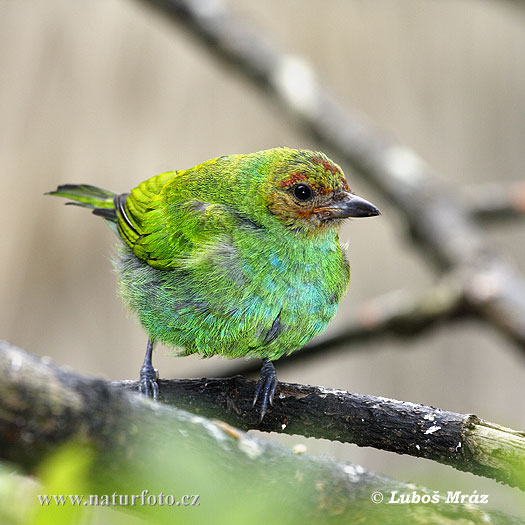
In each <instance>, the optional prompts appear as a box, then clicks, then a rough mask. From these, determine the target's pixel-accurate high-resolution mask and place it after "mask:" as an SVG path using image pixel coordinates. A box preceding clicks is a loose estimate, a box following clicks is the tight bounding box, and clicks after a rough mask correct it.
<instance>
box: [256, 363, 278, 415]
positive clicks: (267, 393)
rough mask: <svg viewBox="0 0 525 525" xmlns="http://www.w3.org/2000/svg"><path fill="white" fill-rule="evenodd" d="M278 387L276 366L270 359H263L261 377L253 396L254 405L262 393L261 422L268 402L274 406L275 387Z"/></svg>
mask: <svg viewBox="0 0 525 525" xmlns="http://www.w3.org/2000/svg"><path fill="white" fill-rule="evenodd" d="M276 387H277V374H276V373H275V367H274V366H273V363H272V362H271V361H270V360H269V359H263V366H262V368H261V378H260V379H259V381H258V382H257V386H256V387H255V396H254V398H253V403H252V407H254V406H255V403H257V399H258V398H259V394H261V393H262V398H261V410H260V411H259V423H261V422H262V420H263V418H264V415H265V414H266V409H267V408H268V404H270V406H273V395H274V393H275V388H276Z"/></svg>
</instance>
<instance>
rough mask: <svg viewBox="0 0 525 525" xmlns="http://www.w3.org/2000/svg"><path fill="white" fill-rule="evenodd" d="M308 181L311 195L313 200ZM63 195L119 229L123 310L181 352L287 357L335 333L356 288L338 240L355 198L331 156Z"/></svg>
mask: <svg viewBox="0 0 525 525" xmlns="http://www.w3.org/2000/svg"><path fill="white" fill-rule="evenodd" d="M298 185H302V186H304V185H307V186H308V188H310V190H309V191H311V192H313V195H312V197H311V199H309V200H308V201H307V202H301V201H299V200H298V199H297V198H296V196H295V193H294V192H296V191H297V190H296V188H297V186H298ZM79 188H82V189H79ZM97 191H99V192H101V193H100V194H98V195H97V194H96V192H97ZM93 193H95V194H93ZM53 194H55V195H59V196H65V197H69V198H72V199H74V200H75V201H77V202H79V203H82V205H84V206H88V207H92V208H94V209H95V211H94V213H96V214H98V215H101V216H103V217H105V218H106V219H107V220H108V221H109V222H111V223H113V224H114V225H115V224H116V226H117V229H118V232H119V235H120V237H121V239H122V240H123V242H122V243H120V247H119V256H118V259H117V260H116V261H115V266H116V268H117V271H118V274H119V278H120V293H121V295H122V297H123V299H124V301H125V303H126V304H127V305H128V306H129V308H131V309H132V310H134V311H135V312H136V314H137V315H138V318H139V319H140V322H141V323H142V325H143V327H144V329H145V330H146V332H147V333H148V335H149V337H150V339H151V340H153V341H159V342H162V343H164V344H166V345H168V346H170V347H175V348H177V349H179V350H180V352H181V353H183V354H192V353H200V354H202V355H203V356H211V355H223V356H227V357H239V356H257V357H263V358H269V359H270V360H274V359H277V358H279V357H280V356H282V355H283V354H286V353H290V352H293V351H294V350H296V349H298V348H300V347H302V346H304V345H305V344H306V343H307V342H308V341H309V340H310V339H311V338H312V337H314V336H315V335H316V334H318V333H320V332H322V331H323V330H324V329H325V327H326V325H327V324H328V322H329V321H330V319H331V318H332V317H333V316H334V315H335V313H336V310H337V304H338V302H339V300H340V299H341V297H342V295H343V293H344V292H345V290H346V288H347V285H348V282H349V278H350V273H349V266H348V263H347V261H346V258H345V256H344V255H343V253H342V251H341V248H340V245H339V239H338V228H339V226H340V224H341V222H342V220H343V218H344V217H347V216H348V214H347V215H344V217H343V215H342V214H341V212H339V213H338V214H337V213H335V212H334V211H333V210H334V206H336V207H337V206H339V208H337V209H338V210H340V206H341V204H340V202H342V201H344V199H346V198H347V197H348V196H349V195H351V194H350V193H349V189H348V185H347V182H346V179H345V178H344V175H343V174H342V171H341V169H340V168H339V167H338V166H337V165H335V164H334V163H333V162H332V161H330V160H329V159H328V158H327V157H326V156H325V155H324V154H322V153H318V152H312V151H307V150H293V149H288V148H275V149H271V150H266V151H260V152H257V153H253V154H249V155H230V156H224V157H219V158H217V159H213V160H210V161H207V162H204V163H203V164H200V165H198V166H196V167H194V168H191V169H188V170H182V171H174V172H169V173H164V174H161V175H158V176H156V177H153V178H151V179H149V180H147V181H145V182H143V183H142V184H140V185H139V186H138V187H137V188H135V189H133V190H132V191H131V193H130V194H129V195H127V194H124V195H121V196H116V195H113V194H110V193H109V192H105V190H98V189H97V188H93V187H91V186H85V185H84V186H74V185H67V186H62V187H59V189H58V190H57V191H56V192H53ZM113 197H115V199H114V200H113ZM113 203H114V204H113ZM374 214H375V213H374Z"/></svg>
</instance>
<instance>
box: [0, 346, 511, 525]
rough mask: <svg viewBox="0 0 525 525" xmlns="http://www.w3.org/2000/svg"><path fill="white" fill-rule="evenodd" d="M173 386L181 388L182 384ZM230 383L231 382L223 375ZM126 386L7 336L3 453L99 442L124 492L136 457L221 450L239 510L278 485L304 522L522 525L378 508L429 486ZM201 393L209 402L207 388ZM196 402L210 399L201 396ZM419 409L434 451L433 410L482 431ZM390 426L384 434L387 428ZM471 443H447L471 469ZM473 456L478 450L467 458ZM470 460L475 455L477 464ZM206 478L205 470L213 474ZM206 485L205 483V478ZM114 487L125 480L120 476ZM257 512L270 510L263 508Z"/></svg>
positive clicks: (107, 472)
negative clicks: (300, 449)
mask: <svg viewBox="0 0 525 525" xmlns="http://www.w3.org/2000/svg"><path fill="white" fill-rule="evenodd" d="M232 381H240V382H239V388H241V389H245V390H246V389H248V390H249V391H250V392H253V384H252V383H251V382H246V381H242V380H237V379H236V378H234V379H233V380H232ZM171 384H172V382H170V383H169V384H168V383H165V384H163V389H162V390H161V391H164V386H168V385H171ZM173 384H174V385H176V384H177V382H173ZM178 384H182V383H178ZM216 384H218V383H216ZM223 384H226V383H225V382H224V381H223ZM128 386H130V385H129V384H128ZM202 386H203V385H202V384H201V387H200V390H201V392H205V391H206V388H202ZM229 386H231V385H229ZM285 388H291V387H285ZM301 388H304V389H305V390H304V391H303V392H302V395H303V399H304V398H305V397H308V398H310V397H311V393H310V392H314V391H315V389H310V390H308V387H298V388H297V389H296V390H295V394H294V395H292V394H287V395H286V399H288V397H294V398H295V401H296V402H298V403H300V404H301V405H302V406H301V410H305V405H306V403H305V402H304V401H303V402H302V403H301V400H300V395H298V394H299V393H300V392H301V390H300V389H301ZM125 390H126V389H125V388H116V387H115V386H114V385H110V384H108V383H105V382H104V381H101V380H99V379H89V378H87V377H82V376H79V375H77V374H75V373H73V372H71V371H67V370H64V369H59V368H57V367H55V366H53V365H52V364H50V363H49V362H48V361H46V360H44V359H37V358H36V357H34V356H31V355H30V354H28V353H26V352H24V351H22V350H19V349H17V348H15V347H12V346H10V345H9V344H8V343H6V342H0V397H1V398H2V407H1V410H0V457H1V459H3V460H8V461H10V462H14V463H16V464H18V465H20V466H22V467H24V468H26V469H34V468H35V467H36V466H37V465H38V464H39V462H40V461H41V460H42V459H43V458H44V457H46V456H47V454H48V453H50V452H52V451H54V450H56V449H57V447H60V445H61V444H63V443H65V442H69V441H70V440H75V441H76V442H77V443H81V444H84V445H90V446H94V447H95V450H96V453H97V455H98V456H99V458H102V463H103V466H104V468H103V469H102V473H103V475H104V476H105V477H110V478H111V476H112V475H113V474H114V473H115V472H116V473H120V478H116V479H120V485H118V484H117V485H115V484H111V487H112V490H114V491H118V490H121V489H122V484H123V483H124V484H126V483H134V482H135V481H137V482H138V483H139V484H140V483H141V482H142V483H144V480H143V479H142V478H141V479H138V480H137V479H135V478H136V477H137V471H133V470H130V469H131V467H130V465H132V464H134V462H142V463H143V464H144V469H145V472H149V473H151V472H155V473H156V474H155V476H162V475H163V472H162V468H163V466H164V468H166V462H167V460H168V458H169V459H170V461H174V463H173V465H175V468H176V467H177V465H178V464H179V462H184V459H185V457H186V458H187V456H188V455H190V456H191V457H192V458H194V460H195V458H197V457H199V456H198V455H199V454H202V455H204V457H208V456H210V455H212V457H213V460H211V458H210V461H211V462H212V463H213V465H215V467H217V468H216V469H215V470H214V476H215V477H214V479H213V484H214V487H215V488H214V490H215V491H217V490H221V489H220V487H224V486H227V487H229V488H231V494H229V498H228V499H227V502H223V503H225V504H226V503H227V505H229V506H231V507H230V508H235V504H238V501H237V500H238V499H242V498H246V493H248V494H249V495H251V496H254V497H258V498H259V501H260V497H261V495H262V494H265V491H266V493H268V494H271V495H272V501H274V502H275V501H276V500H275V497H276V490H278V492H279V498H278V501H281V499H283V498H285V499H286V498H287V497H288V499H290V498H294V497H298V496H299V497H300V498H301V499H300V505H299V506H297V509H296V510H295V512H297V513H299V514H298V516H296V517H299V518H301V517H302V516H303V514H304V519H307V518H308V520H309V521H311V520H312V516H313V517H314V519H316V518H315V517H316V516H317V517H318V518H319V520H320V519H321V517H323V520H322V521H323V522H326V520H327V518H328V517H334V516H335V517H337V519H338V521H337V522H338V523H349V522H355V521H349V520H351V519H352V520H355V519H356V517H359V516H361V520H360V521H363V518H362V516H363V513H365V514H364V515H366V516H370V513H371V512H372V513H374V516H375V517H376V518H378V519H377V520H376V521H374V522H375V523H382V522H387V521H388V522H389V523H393V522H394V521H395V519H394V517H395V516H396V513H398V512H401V513H403V517H404V520H400V521H399V523H411V522H414V523H415V522H417V523H429V522H433V523H437V522H439V523H450V524H452V523H456V522H457V521H456V520H457V519H459V518H468V519H469V522H471V523H486V522H487V519H488V518H492V519H491V520H490V522H492V523H517V521H515V520H514V519H513V518H511V517H508V516H505V515H501V514H498V513H487V512H484V511H480V510H479V508H477V507H475V506H474V505H470V504H469V505H454V504H450V503H448V504H445V503H440V504H437V505H432V506H431V510H429V506H428V505H382V506H377V505H373V504H372V503H371V502H370V497H371V495H372V493H373V492H375V491H381V492H383V493H385V494H386V497H387V498H388V497H389V496H390V494H391V493H392V492H394V491H396V493H401V494H402V493H412V492H414V491H415V490H416V491H418V492H419V493H428V491H425V489H418V488H417V487H414V486H413V485H407V484H404V483H400V482H397V481H394V480H390V479H388V478H385V477H383V476H380V475H377V474H374V473H371V472H367V471H365V470H364V469H363V468H362V467H359V466H355V465H351V464H341V463H336V462H335V461H333V460H332V459H330V458H326V457H312V456H309V455H306V454H298V453H294V452H293V451H291V450H289V449H287V448H285V447H282V446H279V445H276V444H274V443H271V442H268V441H264V440H261V439H259V438H257V437H254V436H250V435H247V434H245V433H244V432H241V431H239V430H237V429H236V428H233V427H230V426H229V425H227V424H226V423H223V422H212V421H209V420H207V419H205V418H204V417H200V416H196V415H193V414H189V413H188V412H186V411H184V410H179V409H173V408H169V407H167V406H165V405H162V404H160V403H153V402H151V401H149V400H147V399H145V398H144V397H142V396H138V395H133V394H130V393H129V392H126V391H125ZM317 390H319V389H317ZM235 395H236V394H235V393H234V396H235ZM326 395H327V396H329V397H333V396H336V397H337V398H339V397H340V396H346V395H348V394H346V393H337V392H332V391H330V392H329V391H327V392H326ZM198 397H199V398H201V397H202V396H201V394H199V396H198ZM317 397H318V398H319V395H317ZM210 399H211V398H209V397H208V398H206V399H205V402H204V404H205V405H209V404H210ZM232 399H233V398H232ZM334 399H335V398H334ZM194 401H195V402H198V403H199V404H200V403H201V401H200V399H197V398H196V397H194ZM380 402H381V403H382V404H385V403H386V405H385V407H386V410H392V407H393V405H391V404H392V402H391V401H389V400H380ZM281 403H282V401H279V404H281ZM211 404H213V401H212V402H211ZM243 406H244V405H243ZM193 408H195V407H193ZM417 408H418V406H417V405H410V404H406V405H405V408H404V410H406V411H407V415H409V413H410V412H412V411H413V409H417ZM419 408H420V409H421V411H420V412H419V415H418V419H420V420H421V421H420V425H419V426H418V427H417V430H418V432H416V434H417V433H421V434H423V435H424V436H426V439H424V440H421V439H419V436H417V435H416V436H415V437H414V438H413V439H415V440H416V444H417V443H421V444H422V446H424V447H425V449H428V443H426V442H428V441H430V440H432V439H434V436H435V435H436V434H438V432H437V431H436V432H434V431H432V430H430V429H431V428H432V427H429V429H427V430H426V431H424V432H423V430H424V429H425V428H426V427H427V426H428V425H431V424H433V425H435V424H437V422H438V420H435V421H431V420H430V419H429V417H427V418H426V419H425V418H424V416H425V415H429V414H435V415H436V417H439V424H443V425H445V424H447V425H448V427H447V428H446V430H445V432H443V433H445V434H447V435H449V438H450V439H452V437H453V436H452V435H453V433H454V431H455V430H456V429H457V430H459V429H460V427H461V426H465V424H467V427H468V428H466V429H465V431H466V432H467V433H469V432H470V433H472V429H473V428H475V426H476V425H478V424H479V421H478V420H477V419H471V416H459V419H458V418H457V417H456V415H453V418H452V419H446V420H445V419H443V415H445V414H446V413H440V412H439V411H436V410H435V409H428V408H426V407H419ZM384 410H385V409H383V411H384ZM429 411H430V412H429ZM375 413H377V414H378V415H379V414H381V411H379V408H377V407H375V406H368V407H367V408H366V409H365V408H364V407H362V408H361V412H360V413H358V415H357V417H358V418H360V417H361V416H363V417H364V416H366V418H367V420H368V421H369V422H370V421H372V420H373V414H375ZM325 417H326V416H325ZM347 417H348V416H347ZM376 424H377V423H376ZM392 430H393V434H392V436H391V439H395V440H397V439H398V436H397V434H398V432H397V430H396V429H392ZM381 432H382V433H384V429H381ZM464 443H466V442H464ZM454 447H456V448H454ZM449 448H452V450H449ZM465 448H466V447H465V446H464V445H461V446H459V445H458V444H457V443H456V441H455V439H452V441H451V442H450V447H448V448H445V449H443V453H444V454H445V455H447V456H449V457H451V455H453V454H457V455H458V456H459V457H463V459H462V462H463V463H464V466H465V467H468V466H469V464H473V465H475V464H479V462H478V461H477V458H476V455H475V454H473V453H472V451H466V450H464V449H465ZM478 449H480V450H482V449H483V447H481V446H478ZM467 452H468V453H469V456H466V455H465V454H466V453H467ZM467 458H470V459H468V461H467ZM170 465H171V464H170ZM487 469H489V470H490V469H492V470H493V471H494V472H496V471H497V467H494V466H493V465H489V466H487ZM130 472H134V475H133V476H131V475H129V474H130ZM245 472H246V473H249V475H250V478H249V479H250V480H252V481H253V486H254V487H256V490H255V491H253V490H251V487H250V486H244V487H241V488H240V489H239V487H238V486H237V485H236V483H237V478H238V477H240V478H242V479H244V478H243V475H244V474H243V473H245ZM123 473H124V476H123ZM126 473H127V474H128V475H126ZM205 475H206V473H205V472H204V473H203V476H205ZM512 475H513V474H512V473H509V474H507V478H506V480H504V481H507V482H508V481H512ZM122 476H123V477H122ZM170 476H172V474H171V473H170ZM139 477H140V476H139ZM146 479H150V478H146ZM163 479H165V478H163ZM277 480H278V481H277ZM202 481H203V483H204V481H205V480H202ZM150 482H151V481H150ZM112 483H118V482H117V481H114V480H112ZM237 484H238V483H237ZM201 487H202V486H201ZM126 488H127V489H129V486H128V485H126ZM165 488H166V487H164V489H165ZM124 490H126V489H124ZM250 491H251V492H250ZM285 499H283V502H284V501H285ZM385 501H388V500H385ZM254 502H255V500H254ZM478 502H479V500H478ZM245 503H246V502H245ZM254 504H255V503H254ZM168 510H169V508H168ZM206 510H207V512H208V513H209V512H212V509H209V508H207V509H206ZM255 510H256V511H257V512H260V509H258V507H257V506H255ZM170 512H173V511H172V510H170ZM429 513H430V514H429ZM425 518H426V519H425ZM385 520H387V521H385ZM436 520H437V521H436ZM358 521H359V520H358ZM297 522H299V520H297ZM395 522H396V523H397V521H395Z"/></svg>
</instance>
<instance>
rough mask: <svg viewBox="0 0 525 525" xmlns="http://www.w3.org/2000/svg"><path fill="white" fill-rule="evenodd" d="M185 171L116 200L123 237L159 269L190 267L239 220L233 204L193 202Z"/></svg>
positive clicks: (164, 175)
mask: <svg viewBox="0 0 525 525" xmlns="http://www.w3.org/2000/svg"><path fill="white" fill-rule="evenodd" d="M184 173H187V172H184V171H176V172H173V171H172V172H167V173H162V174H161V175H157V176H156V177H152V178H151V179H148V180H147V181H145V182H143V183H141V184H140V185H139V186H138V187H136V188H135V189H133V190H132V191H131V193H129V194H123V195H120V196H118V197H117V198H116V199H115V211H116V214H117V226H118V231H119V233H120V235H121V236H122V238H123V239H124V241H125V242H126V244H127V245H128V246H129V247H130V248H131V249H132V250H133V253H134V254H135V255H136V256H137V257H139V258H140V259H142V260H143V261H145V262H147V263H148V264H149V265H150V266H152V267H153V268H158V269H162V270H167V269H174V268H180V267H183V266H185V265H186V264H187V263H188V262H189V261H190V260H192V259H193V258H194V257H196V256H197V254H198V252H200V253H202V249H203V248H205V246H206V245H210V244H216V243H217V242H218V241H220V239H221V237H224V236H225V235H227V234H228V231H229V230H230V228H231V227H232V226H233V225H234V223H235V220H236V219H235V214H234V213H233V210H232V209H231V208H229V207H228V206H225V205H222V204H215V203H206V202H202V201H201V200H199V199H194V198H191V195H190V196H189V195H188V192H187V191H185V188H184V177H183V176H182V175H183V174H184Z"/></svg>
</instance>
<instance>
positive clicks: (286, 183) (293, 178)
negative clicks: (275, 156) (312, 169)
mask: <svg viewBox="0 0 525 525" xmlns="http://www.w3.org/2000/svg"><path fill="white" fill-rule="evenodd" d="M307 179H308V177H307V176H306V175H303V174H302V173H299V172H298V171H296V172H294V173H290V177H289V178H287V179H285V180H283V181H282V182H281V188H289V187H290V186H293V185H294V184H296V183H298V182H300V181H302V180H307Z"/></svg>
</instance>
